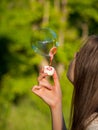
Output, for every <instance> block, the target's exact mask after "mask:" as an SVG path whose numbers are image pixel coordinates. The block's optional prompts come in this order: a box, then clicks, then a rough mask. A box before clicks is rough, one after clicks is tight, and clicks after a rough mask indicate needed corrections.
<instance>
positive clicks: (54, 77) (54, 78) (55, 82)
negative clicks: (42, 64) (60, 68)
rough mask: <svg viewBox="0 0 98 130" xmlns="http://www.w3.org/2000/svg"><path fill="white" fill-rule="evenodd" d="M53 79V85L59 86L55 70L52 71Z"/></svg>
mask: <svg viewBox="0 0 98 130" xmlns="http://www.w3.org/2000/svg"><path fill="white" fill-rule="evenodd" d="M53 80H54V85H55V86H60V83H59V78H58V75H57V72H56V71H54V74H53Z"/></svg>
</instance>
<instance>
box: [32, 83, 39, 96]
mask: <svg viewBox="0 0 98 130" xmlns="http://www.w3.org/2000/svg"><path fill="white" fill-rule="evenodd" d="M40 89H41V86H37V85H35V86H34V87H33V88H32V92H33V93H35V94H36V95H38V96H40Z"/></svg>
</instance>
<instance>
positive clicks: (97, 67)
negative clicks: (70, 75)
mask: <svg viewBox="0 0 98 130" xmlns="http://www.w3.org/2000/svg"><path fill="white" fill-rule="evenodd" d="M94 112H98V36H96V35H92V36H90V37H89V38H88V40H87V41H86V43H85V44H84V45H83V47H82V48H81V49H80V51H79V53H78V55H77V56H76V62H75V69H74V91H73V97H72V107H71V116H70V119H71V124H70V129H71V130H85V129H86V127H87V125H89V123H90V122H89V123H88V124H86V126H85V125H84V124H85V121H86V120H87V118H89V117H90V115H91V114H93V113H94ZM96 116H98V115H96Z"/></svg>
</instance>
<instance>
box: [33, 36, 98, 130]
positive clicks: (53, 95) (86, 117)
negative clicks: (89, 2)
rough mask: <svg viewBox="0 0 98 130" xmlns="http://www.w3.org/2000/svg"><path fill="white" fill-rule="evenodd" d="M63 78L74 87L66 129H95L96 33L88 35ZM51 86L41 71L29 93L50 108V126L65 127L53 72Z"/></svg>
mask: <svg viewBox="0 0 98 130" xmlns="http://www.w3.org/2000/svg"><path fill="white" fill-rule="evenodd" d="M67 77H68V79H69V80H70V82H71V83H72V84H73V86H74V91H73V98H72V106H71V116H70V127H69V130H98V36H95V35H93V36H90V37H89V38H88V40H87V41H86V43H85V44H84V45H83V47H82V48H80V50H79V52H78V53H76V55H75V57H74V59H73V60H72V62H71V63H70V65H69V69H68V72H67ZM53 80H54V85H51V84H50V83H49V81H48V80H47V74H45V73H44V72H43V70H41V72H40V75H39V77H38V82H39V85H35V86H34V87H33V88H32V92H34V93H35V94H36V95H38V96H39V97H40V98H42V99H43V100H44V101H45V103H47V104H48V105H49V107H50V110H51V116H52V129H53V130H66V126H65V123H64V119H63V115H62V93H61V88H60V83H59V79H58V75H57V73H56V71H55V72H54V74H53Z"/></svg>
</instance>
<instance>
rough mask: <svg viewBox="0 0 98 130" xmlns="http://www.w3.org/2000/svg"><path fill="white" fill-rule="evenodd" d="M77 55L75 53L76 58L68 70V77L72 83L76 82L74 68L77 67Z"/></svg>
mask: <svg viewBox="0 0 98 130" xmlns="http://www.w3.org/2000/svg"><path fill="white" fill-rule="evenodd" d="M76 55H77V53H75V55H74V59H73V60H72V61H71V63H70V65H69V68H68V71H67V78H68V79H69V81H70V82H71V83H72V84H73V82H74V69H75V61H76Z"/></svg>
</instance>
